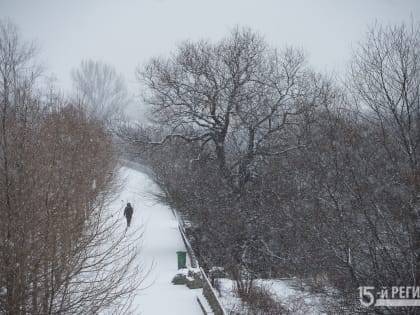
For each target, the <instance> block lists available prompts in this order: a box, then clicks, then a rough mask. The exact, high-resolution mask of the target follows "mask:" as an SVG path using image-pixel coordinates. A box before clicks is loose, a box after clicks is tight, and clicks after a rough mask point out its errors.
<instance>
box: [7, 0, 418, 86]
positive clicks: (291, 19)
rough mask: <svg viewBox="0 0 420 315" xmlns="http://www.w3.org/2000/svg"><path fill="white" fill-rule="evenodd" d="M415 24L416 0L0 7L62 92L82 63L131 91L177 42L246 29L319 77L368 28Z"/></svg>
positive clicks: (48, 0)
mask: <svg viewBox="0 0 420 315" xmlns="http://www.w3.org/2000/svg"><path fill="white" fill-rule="evenodd" d="M411 16H412V18H413V20H415V21H419V20H420V0H207V1H204V0H119V1H117V0H114V1H111V0H66V1H64V0H0V17H3V18H4V17H9V18H11V19H12V21H14V22H15V23H16V24H17V25H18V26H19V27H20V29H21V31H22V33H23V35H24V37H25V38H27V39H34V40H36V41H37V43H38V45H39V47H40V53H41V54H40V57H41V60H42V61H43V62H44V64H45V65H46V67H47V69H48V71H49V72H52V73H54V74H55V75H56V76H57V78H58V83H59V85H60V86H61V87H63V88H69V87H70V82H71V81H70V71H71V69H73V68H75V67H77V66H78V65H79V63H80V61H81V60H82V59H86V58H92V59H95V60H101V61H104V62H106V63H109V64H112V65H113V66H115V67H116V69H117V70H118V71H119V72H121V73H122V74H124V76H125V77H126V79H127V81H128V83H129V85H130V88H131V89H133V87H135V79H134V70H135V68H136V66H138V65H141V64H144V63H145V62H146V61H147V60H148V59H149V58H150V57H152V56H156V55H165V54H168V53H170V51H172V50H173V49H174V48H175V46H176V44H177V43H178V42H180V41H182V40H185V39H193V40H194V39H201V38H208V39H212V40H218V39H220V38H221V37H223V36H224V35H226V34H227V33H228V32H229V30H230V29H232V28H233V27H234V26H235V25H239V26H249V27H251V28H252V29H253V30H256V31H258V32H260V33H261V34H263V35H264V36H265V38H266V40H267V41H268V43H269V44H271V45H273V46H275V47H282V46H284V45H294V46H297V47H300V48H303V49H305V51H306V52H307V53H308V55H309V63H310V64H312V65H313V66H314V67H316V68H317V69H319V70H326V71H331V70H341V69H343V68H344V67H345V64H346V62H347V60H348V58H349V56H350V52H351V45H355V43H357V41H358V40H360V39H361V38H362V37H363V35H364V33H365V32H366V27H367V26H368V25H372V24H373V23H375V21H377V22H380V23H399V22H401V21H410V19H411Z"/></svg>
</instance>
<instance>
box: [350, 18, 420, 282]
mask: <svg viewBox="0 0 420 315" xmlns="http://www.w3.org/2000/svg"><path fill="white" fill-rule="evenodd" d="M419 64H420V26H419V25H418V24H414V23H412V24H411V25H406V24H402V25H399V26H386V27H381V26H378V27H374V28H371V29H370V31H369V33H368V36H367V39H366V40H365V41H364V42H363V43H361V45H360V47H359V49H358V50H357V51H356V53H355V57H354V62H353V66H352V73H351V74H352V88H353V91H354V92H355V94H356V95H357V97H358V99H359V100H360V102H361V105H362V106H364V108H367V109H370V112H369V114H368V115H366V118H367V119H368V120H369V122H370V123H372V124H374V125H375V126H377V127H378V128H379V130H380V131H381V144H382V145H383V147H384V148H385V150H386V152H387V154H386V157H387V158H388V159H389V160H390V161H391V162H392V163H393V164H395V165H399V166H400V167H402V168H405V166H404V164H405V165H406V166H407V167H408V169H407V172H404V175H403V178H402V179H401V180H402V181H403V182H402V183H404V184H405V185H407V184H408V187H409V188H408V189H409V191H410V193H411V201H410V207H409V208H410V210H409V213H410V216H411V218H412V224H413V225H412V227H411V233H412V239H413V243H412V246H413V249H414V251H413V254H414V255H415V257H413V259H414V260H415V261H416V263H415V266H416V270H415V272H414V273H413V278H412V281H413V284H419V283H420V146H419V145H420V124H419V121H420V67H419ZM395 148H397V152H398V151H400V152H403V154H402V155H401V154H396V153H395V152H396V150H395Z"/></svg>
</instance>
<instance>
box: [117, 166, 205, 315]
mask: <svg viewBox="0 0 420 315" xmlns="http://www.w3.org/2000/svg"><path fill="white" fill-rule="evenodd" d="M120 172H121V176H122V177H123V178H124V187H123V188H122V190H121V192H120V194H119V196H118V197H117V198H116V199H115V200H114V202H113V203H112V205H111V207H110V208H111V209H112V211H114V212H116V214H117V215H120V216H121V220H122V221H125V218H124V217H123V209H124V207H125V205H126V203H127V202H130V203H131V204H132V206H133V208H134V214H133V219H132V222H131V227H129V228H128V231H127V237H130V236H129V235H130V232H135V233H141V231H143V233H144V234H143V237H142V244H139V245H140V246H139V248H140V252H139V255H138V257H137V260H136V262H135V264H136V265H138V266H140V267H141V269H142V270H143V272H146V271H147V270H149V269H150V266H152V269H151V270H150V272H149V273H148V275H147V277H146V280H145V281H144V282H143V283H142V286H141V287H142V290H140V291H139V293H138V294H137V295H136V297H135V298H134V301H133V309H134V310H135V312H134V314H141V315H166V314H183V315H199V314H202V311H201V309H200V307H199V305H198V303H197V299H196V296H197V295H200V294H201V290H190V289H188V288H187V287H186V286H184V285H173V284H172V283H171V280H172V278H173V276H174V275H175V274H176V273H177V258H176V252H177V251H179V250H185V246H184V243H183V242H182V239H181V236H180V234H179V231H178V227H177V221H176V219H175V218H174V216H173V214H172V212H171V210H170V209H169V208H168V207H167V206H164V205H162V204H161V203H159V202H157V201H156V200H155V199H154V196H153V193H156V192H158V191H159V187H158V186H157V185H156V184H155V183H154V182H153V181H152V180H151V179H150V177H148V176H147V175H145V174H144V173H142V172H139V171H136V170H133V169H130V168H127V167H122V168H121V171H120ZM131 234H133V233H131Z"/></svg>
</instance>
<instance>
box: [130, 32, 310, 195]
mask: <svg viewBox="0 0 420 315" xmlns="http://www.w3.org/2000/svg"><path fill="white" fill-rule="evenodd" d="M303 62H304V58H303V55H302V53H301V52H300V51H297V50H294V49H286V50H284V51H283V52H281V53H279V52H277V51H275V50H272V49H270V48H268V47H267V45H266V43H265V42H264V40H263V39H262V38H261V37H260V36H259V35H258V34H255V33H253V32H251V31H250V30H246V29H245V30H239V29H235V30H234V31H232V33H231V35H230V36H229V37H227V38H225V39H223V40H222V41H220V42H219V43H217V44H211V43H209V42H205V41H201V42H198V43H191V42H185V43H183V44H181V45H180V46H179V47H178V50H177V52H176V53H175V54H174V55H173V56H172V57H170V58H168V59H159V58H157V59H153V60H152V61H151V62H150V63H149V64H148V65H147V66H146V67H145V68H144V69H141V70H138V72H137V74H138V79H139V80H140V82H141V83H142V84H144V86H145V87H146V89H147V90H146V92H145V97H144V99H145V102H146V103H147V104H150V105H151V106H152V112H153V118H154V120H155V121H156V122H159V123H161V124H165V125H166V126H168V127H169V128H170V132H169V133H168V135H167V136H166V138H165V139H163V140H162V143H163V142H165V141H166V140H167V139H169V138H175V137H177V138H181V139H183V140H185V141H198V142H199V143H200V145H201V147H202V148H203V149H204V148H210V150H211V151H212V152H213V153H214V156H215V158H216V161H217V164H218V166H219V170H220V172H221V174H223V175H224V177H225V178H226V179H227V180H228V181H229V182H230V183H231V186H232V187H234V188H235V190H237V191H241V190H243V188H244V186H245V184H246V183H247V182H248V181H249V180H250V178H251V173H252V170H251V169H252V164H253V161H254V160H255V158H256V157H258V156H262V155H271V154H278V153H279V152H281V151H282V148H281V147H278V146H273V143H272V144H271V145H268V142H269V140H270V138H273V137H275V136H276V135H278V134H279V133H281V132H282V130H283V129H284V127H285V125H286V124H288V123H289V122H290V116H293V115H296V114H297V113H299V112H300V111H301V110H302V108H301V107H300V106H297V104H296V103H295V102H294V101H293V99H294V97H295V96H297V95H299V94H301V93H302V92H301V90H300V85H301V81H302V79H303V70H302V67H303ZM198 158H199V157H198Z"/></svg>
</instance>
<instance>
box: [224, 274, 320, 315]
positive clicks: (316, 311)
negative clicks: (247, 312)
mask: <svg viewBox="0 0 420 315" xmlns="http://www.w3.org/2000/svg"><path fill="white" fill-rule="evenodd" d="M219 283H220V293H221V296H220V301H221V302H222V304H223V307H224V308H225V309H226V311H227V313H229V312H232V313H235V311H236V312H240V311H241V310H242V302H241V300H240V299H239V297H237V296H236V294H235V292H234V291H235V290H234V282H233V281H232V280H230V279H219ZM255 285H257V286H260V287H264V288H266V289H267V290H268V291H270V292H271V294H272V295H273V296H274V297H275V298H276V300H277V301H279V302H281V304H282V305H283V306H284V307H285V308H286V309H288V310H289V311H290V312H291V314H295V315H324V314H325V313H324V312H323V311H322V305H321V304H322V300H321V298H320V297H319V296H317V295H316V294H313V293H311V292H304V291H301V290H299V289H298V288H296V286H295V284H294V282H293V280H274V279H273V280H256V281H255Z"/></svg>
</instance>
